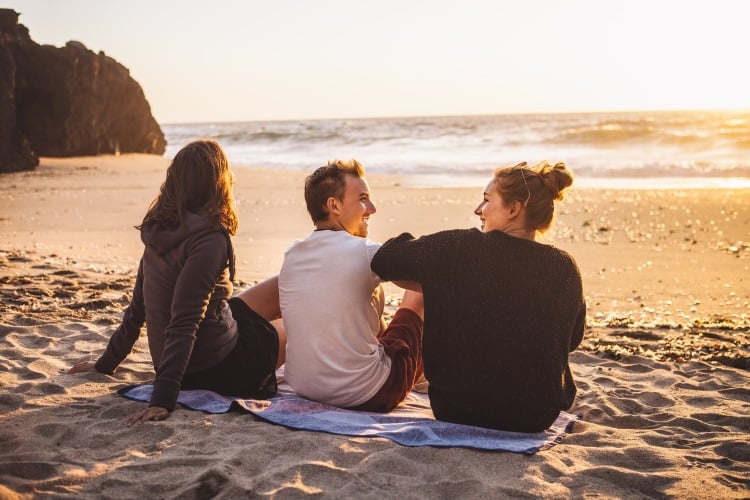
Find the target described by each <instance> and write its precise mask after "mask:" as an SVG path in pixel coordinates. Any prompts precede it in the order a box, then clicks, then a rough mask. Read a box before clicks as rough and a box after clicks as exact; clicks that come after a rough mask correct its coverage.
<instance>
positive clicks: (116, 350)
mask: <svg viewBox="0 0 750 500" xmlns="http://www.w3.org/2000/svg"><path fill="white" fill-rule="evenodd" d="M145 320H146V309H145V307H144V302H143V259H141V262H140V264H139V265H138V276H137V277H136V279H135V287H134V288H133V298H132V299H131V301H130V305H129V306H128V308H127V309H125V314H124V315H123V318H122V323H120V326H119V327H118V328H117V330H115V333H113V334H112V337H110V339H109V344H107V349H106V350H105V351H104V354H102V355H101V357H100V358H99V360H98V361H97V362H96V365H95V368H96V371H98V372H101V373H113V372H114V371H115V370H116V369H117V367H118V366H119V365H120V363H122V361H123V360H124V359H125V358H126V357H127V356H128V354H130V351H132V350H133V345H134V344H135V342H136V340H138V336H139V335H140V333H141V328H142V327H143V323H144V322H145Z"/></svg>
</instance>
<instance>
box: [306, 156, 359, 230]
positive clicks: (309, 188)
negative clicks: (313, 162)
mask: <svg viewBox="0 0 750 500" xmlns="http://www.w3.org/2000/svg"><path fill="white" fill-rule="evenodd" d="M346 175H353V176H355V177H364V175H365V169H364V167H363V166H362V165H361V164H360V163H359V162H358V161H357V160H355V159H354V158H352V159H351V160H348V161H342V160H331V161H329V162H328V165H325V166H323V167H319V168H318V169H316V170H315V172H313V173H312V174H310V175H309V176H307V178H306V179H305V203H307V211H308V212H309V213H310V217H312V220H313V222H319V221H321V220H325V219H327V218H328V209H327V208H326V202H327V201H328V198H331V197H333V198H336V199H337V200H341V199H342V198H343V197H344V189H345V188H346V177H345V176H346Z"/></svg>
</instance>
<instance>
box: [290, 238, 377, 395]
mask: <svg viewBox="0 0 750 500" xmlns="http://www.w3.org/2000/svg"><path fill="white" fill-rule="evenodd" d="M379 248H380V244H379V243H374V242H372V241H370V240H368V239H366V238H360V237H357V236H352V235H351V234H349V233H347V232H346V231H330V230H322V231H314V232H313V233H312V234H311V235H310V236H308V237H307V238H305V239H304V240H300V241H296V242H294V244H292V246H291V247H289V250H287V252H286V256H285V258H284V264H283V265H282V266H281V272H280V273H279V299H280V301H281V315H282V317H283V319H284V327H285V328H286V333H287V346H286V367H285V369H284V377H285V378H286V379H287V381H288V382H289V385H291V386H292V388H293V389H294V390H295V391H296V392H297V394H299V395H300V396H303V397H305V398H308V399H312V400H315V401H319V402H321V403H327V404H331V405H334V406H340V407H351V406H357V405H360V404H362V403H364V402H366V401H368V400H369V399H370V398H372V397H373V396H374V395H375V394H376V393H377V392H378V390H380V388H381V387H382V386H383V384H384V383H385V380H386V379H387V378H388V375H389V374H390V371H391V359H390V358H389V357H388V356H387V355H386V354H385V352H384V351H383V347H382V346H381V345H380V343H379V342H378V340H377V334H378V332H379V331H380V316H381V313H382V307H383V304H382V300H378V296H380V297H382V290H380V287H381V285H380V278H379V277H378V275H376V274H375V273H373V272H372V271H371V270H370V261H371V260H372V257H373V255H375V252H377V251H378V249H379Z"/></svg>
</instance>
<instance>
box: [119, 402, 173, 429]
mask: <svg viewBox="0 0 750 500" xmlns="http://www.w3.org/2000/svg"><path fill="white" fill-rule="evenodd" d="M168 416H169V410H167V409H166V408H162V407H161V406H149V407H148V408H146V409H145V410H140V411H138V412H136V413H133V414H132V415H130V416H129V417H128V418H126V419H125V425H127V426H128V427H130V426H131V425H133V424H143V423H144V422H148V421H149V420H164V419H165V418H167V417H168Z"/></svg>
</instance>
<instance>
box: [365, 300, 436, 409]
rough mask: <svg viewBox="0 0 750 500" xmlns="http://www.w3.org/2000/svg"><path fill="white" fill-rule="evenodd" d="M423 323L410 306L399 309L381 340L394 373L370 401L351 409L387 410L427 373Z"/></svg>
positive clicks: (393, 406) (394, 405)
mask: <svg viewBox="0 0 750 500" xmlns="http://www.w3.org/2000/svg"><path fill="white" fill-rule="evenodd" d="M423 330H424V322H423V321H422V318H420V317H419V315H418V314H417V313H415V312H414V311H412V310H410V309H399V310H398V311H396V314H394V315H393V319H392V320H391V323H390V325H388V328H386V329H385V331H384V332H383V333H382V334H380V336H379V337H378V341H379V342H380V343H381V344H382V345H383V349H384V350H385V353H386V354H387V355H388V357H389V358H391V373H390V375H388V378H387V379H386V381H385V383H384V384H383V387H381V388H380V390H379V391H378V392H377V393H376V394H375V395H374V396H373V397H372V398H370V400H369V401H366V402H364V403H362V404H361V405H359V406H356V407H354V408H352V409H353V410H359V411H372V412H378V413H386V412H389V411H391V410H392V409H394V408H395V407H396V406H398V404H399V403H400V402H401V401H403V400H404V398H406V396H407V395H408V394H409V391H411V389H412V387H414V383H415V382H416V381H417V380H419V378H420V377H421V376H422V375H423V374H424V364H423V363H422V332H423Z"/></svg>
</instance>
